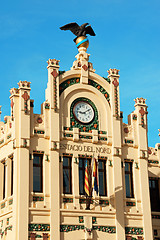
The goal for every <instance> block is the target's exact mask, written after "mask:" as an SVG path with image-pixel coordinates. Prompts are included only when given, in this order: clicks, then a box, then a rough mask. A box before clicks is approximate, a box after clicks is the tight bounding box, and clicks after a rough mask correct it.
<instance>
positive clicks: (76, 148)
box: [60, 143, 111, 154]
mask: <svg viewBox="0 0 160 240" xmlns="http://www.w3.org/2000/svg"><path fill="white" fill-rule="evenodd" d="M60 149H61V150H69V151H76V152H90V153H103V154H105V153H106V154H110V153H111V149H110V148H107V147H94V146H85V145H81V144H74V145H72V144H63V143H60Z"/></svg>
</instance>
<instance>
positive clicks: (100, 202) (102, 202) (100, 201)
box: [99, 199, 109, 206]
mask: <svg viewBox="0 0 160 240" xmlns="http://www.w3.org/2000/svg"><path fill="white" fill-rule="evenodd" d="M99 204H100V205H104V206H108V205H109V201H108V200H102V199H100V200H99Z"/></svg>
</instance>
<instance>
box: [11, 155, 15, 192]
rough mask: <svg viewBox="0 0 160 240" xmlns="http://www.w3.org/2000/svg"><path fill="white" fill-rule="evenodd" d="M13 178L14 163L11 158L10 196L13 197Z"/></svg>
mask: <svg viewBox="0 0 160 240" xmlns="http://www.w3.org/2000/svg"><path fill="white" fill-rule="evenodd" d="M13 176H14V162H13V158H11V196H12V195H13Z"/></svg>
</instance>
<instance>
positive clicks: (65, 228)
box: [60, 225, 84, 232]
mask: <svg viewBox="0 0 160 240" xmlns="http://www.w3.org/2000/svg"><path fill="white" fill-rule="evenodd" d="M81 229H82V230H84V226H83V225H60V232H72V231H76V230H81Z"/></svg>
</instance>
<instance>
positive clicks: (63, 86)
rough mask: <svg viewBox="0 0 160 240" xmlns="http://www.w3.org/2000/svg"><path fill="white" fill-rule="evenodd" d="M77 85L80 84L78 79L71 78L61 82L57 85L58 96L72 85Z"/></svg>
mask: <svg viewBox="0 0 160 240" xmlns="http://www.w3.org/2000/svg"><path fill="white" fill-rule="evenodd" d="M77 83H80V78H71V79H68V80H66V81H64V82H62V83H61V84H60V85H59V95H61V94H62V92H63V91H64V90H65V89H66V88H68V87H70V86H72V85H74V84H77Z"/></svg>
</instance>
